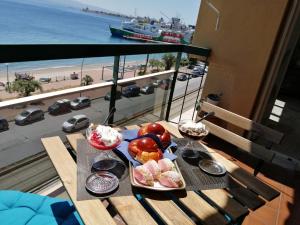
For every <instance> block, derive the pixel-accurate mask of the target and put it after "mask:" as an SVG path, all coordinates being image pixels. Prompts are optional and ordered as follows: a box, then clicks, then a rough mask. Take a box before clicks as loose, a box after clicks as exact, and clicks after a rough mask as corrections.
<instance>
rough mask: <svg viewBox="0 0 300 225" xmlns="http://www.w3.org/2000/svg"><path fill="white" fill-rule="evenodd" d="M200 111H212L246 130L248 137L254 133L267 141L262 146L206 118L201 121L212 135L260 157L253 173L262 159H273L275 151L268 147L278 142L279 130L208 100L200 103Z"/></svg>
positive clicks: (279, 140) (279, 139)
mask: <svg viewBox="0 0 300 225" xmlns="http://www.w3.org/2000/svg"><path fill="white" fill-rule="evenodd" d="M201 111H203V112H214V113H215V115H214V116H215V117H217V118H219V119H221V120H223V121H225V122H227V123H230V124H232V125H235V126H237V127H239V128H242V129H243V130H245V131H247V132H248V133H249V134H250V139H251V135H252V137H253V135H254V136H255V137H259V138H260V139H263V140H265V141H267V143H266V144H265V146H263V145H260V144H257V143H255V142H253V141H251V140H248V139H246V138H244V137H242V136H240V135H238V134H236V133H233V132H232V131H229V130H227V129H225V128H223V127H220V126H218V125H216V124H214V123H212V122H210V121H208V120H203V121H202V122H203V123H204V124H205V125H206V126H207V127H208V129H209V131H210V133H212V134H213V135H215V136H217V137H219V138H221V139H223V140H225V141H227V142H229V143H231V144H233V145H235V146H237V147H238V148H239V149H242V150H244V151H246V152H247V153H250V154H252V155H254V156H256V157H258V158H259V159H261V160H260V161H259V163H258V166H257V168H255V169H256V170H255V174H256V173H257V172H258V169H259V167H260V166H261V165H262V162H263V161H262V160H264V161H268V162H271V161H272V160H273V158H274V156H275V154H276V153H275V152H274V151H272V150H271V149H270V148H271V146H272V144H279V143H280V142H281V140H282V138H283V134H282V133H281V132H278V131H275V130H273V129H271V128H269V127H266V126H264V125H261V124H259V123H256V122H254V121H252V120H250V119H248V118H245V117H243V116H240V115H238V114H235V113H233V112H230V111H228V110H225V109H222V108H220V107H218V106H215V105H212V104H210V103H208V102H202V103H201Z"/></svg>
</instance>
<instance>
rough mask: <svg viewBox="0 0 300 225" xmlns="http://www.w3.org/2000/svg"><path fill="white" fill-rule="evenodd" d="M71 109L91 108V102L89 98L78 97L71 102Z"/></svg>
mask: <svg viewBox="0 0 300 225" xmlns="http://www.w3.org/2000/svg"><path fill="white" fill-rule="evenodd" d="M70 105H71V109H82V108H85V107H89V106H91V100H90V99H89V98H88V97H78V98H75V99H74V100H73V101H71V104H70Z"/></svg>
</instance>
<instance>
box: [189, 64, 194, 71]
mask: <svg viewBox="0 0 300 225" xmlns="http://www.w3.org/2000/svg"><path fill="white" fill-rule="evenodd" d="M194 67H195V65H192V64H190V65H188V67H187V68H188V69H190V70H192V69H194Z"/></svg>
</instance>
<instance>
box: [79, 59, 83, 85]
mask: <svg viewBox="0 0 300 225" xmlns="http://www.w3.org/2000/svg"><path fill="white" fill-rule="evenodd" d="M83 63H84V58H83V59H82V62H81V72H80V86H82V67H83Z"/></svg>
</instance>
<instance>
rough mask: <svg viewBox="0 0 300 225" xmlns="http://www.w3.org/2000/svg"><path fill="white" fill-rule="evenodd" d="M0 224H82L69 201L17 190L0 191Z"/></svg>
mask: <svg viewBox="0 0 300 225" xmlns="http://www.w3.org/2000/svg"><path fill="white" fill-rule="evenodd" d="M0 224H1V225H25V224H26V225H83V222H82V221H81V219H80V216H79V215H78V213H77V211H76V209H75V207H74V206H73V204H72V203H71V202H70V201H66V200H62V199H58V198H50V197H46V196H41V195H37V194H31V193H23V192H19V191H0Z"/></svg>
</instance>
